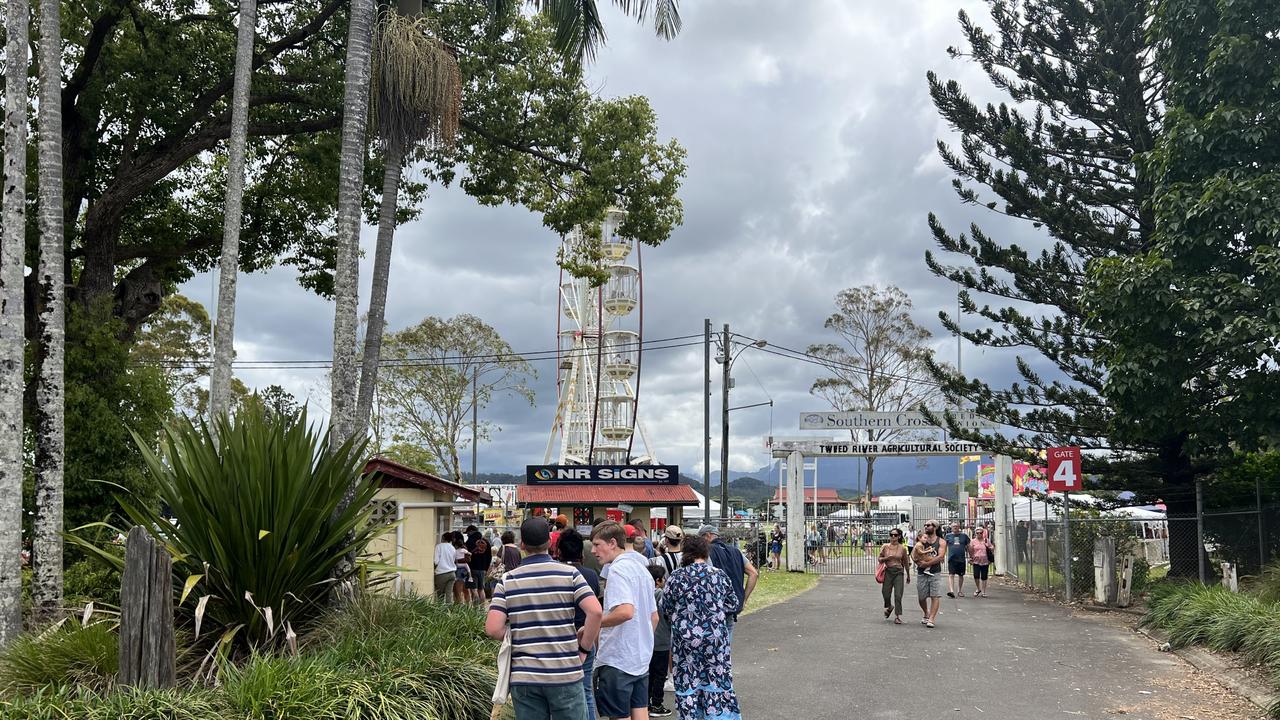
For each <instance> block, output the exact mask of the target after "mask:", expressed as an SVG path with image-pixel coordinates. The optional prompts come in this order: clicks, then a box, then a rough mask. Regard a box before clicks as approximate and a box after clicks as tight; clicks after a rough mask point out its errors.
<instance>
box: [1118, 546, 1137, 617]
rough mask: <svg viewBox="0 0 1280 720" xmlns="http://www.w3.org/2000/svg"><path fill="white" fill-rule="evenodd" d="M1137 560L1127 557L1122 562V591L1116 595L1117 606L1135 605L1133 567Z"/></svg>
mask: <svg viewBox="0 0 1280 720" xmlns="http://www.w3.org/2000/svg"><path fill="white" fill-rule="evenodd" d="M1136 562H1137V558H1135V557H1134V556H1133V555H1126V556H1124V558H1123V559H1122V560H1121V561H1120V590H1119V592H1117V593H1116V605H1117V606H1119V607H1129V606H1130V605H1132V604H1133V566H1134V563H1136Z"/></svg>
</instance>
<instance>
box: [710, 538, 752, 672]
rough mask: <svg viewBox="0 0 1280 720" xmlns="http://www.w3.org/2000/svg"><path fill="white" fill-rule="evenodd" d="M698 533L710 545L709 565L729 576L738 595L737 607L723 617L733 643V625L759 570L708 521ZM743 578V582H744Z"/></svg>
mask: <svg viewBox="0 0 1280 720" xmlns="http://www.w3.org/2000/svg"><path fill="white" fill-rule="evenodd" d="M698 535H699V536H701V537H704V538H706V540H707V542H708V543H710V545H711V566H712V567H715V568H719V569H720V570H722V571H723V572H724V573H725V574H726V575H728V576H729V584H730V585H732V586H733V594H734V595H737V596H738V609H737V610H735V611H734V612H732V613H728V614H727V615H726V617H725V620H726V623H727V624H728V626H729V645H730V646H732V645H733V626H734V625H736V624H737V623H738V613H740V612H742V610H743V608H745V607H746V606H747V600H748V599H749V598H750V597H751V593H752V592H753V591H754V590H755V589H756V582H757V581H758V580H759V579H760V571H759V570H757V569H756V566H755V565H752V564H751V560H749V559H747V556H746V553H744V552H742V550H740V549H738V548H737V547H733V546H730V545H728V544H726V543H725V541H724V540H721V539H720V529H719V528H717V527H716V526H715V525H712V524H710V523H708V524H706V525H703V526H702V527H700V528H698ZM744 579H745V583H744Z"/></svg>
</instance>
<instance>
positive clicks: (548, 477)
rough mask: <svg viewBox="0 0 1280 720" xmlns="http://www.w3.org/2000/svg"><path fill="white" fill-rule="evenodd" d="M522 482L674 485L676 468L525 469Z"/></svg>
mask: <svg viewBox="0 0 1280 720" xmlns="http://www.w3.org/2000/svg"><path fill="white" fill-rule="evenodd" d="M525 482H526V483H528V484H530V485H589V484H594V483H612V484H615V485H618V484H623V485H677V484H679V483H680V467H679V466H678V465H528V466H526V467H525Z"/></svg>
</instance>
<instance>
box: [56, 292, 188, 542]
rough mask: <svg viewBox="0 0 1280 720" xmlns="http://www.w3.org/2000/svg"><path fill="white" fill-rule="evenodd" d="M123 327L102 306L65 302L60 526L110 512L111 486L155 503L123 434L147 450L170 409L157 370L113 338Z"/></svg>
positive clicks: (137, 458)
mask: <svg viewBox="0 0 1280 720" xmlns="http://www.w3.org/2000/svg"><path fill="white" fill-rule="evenodd" d="M123 327H124V326H123V323H121V322H120V321H119V320H116V319H114V318H112V317H111V315H110V313H109V312H108V311H107V310H106V309H105V308H102V307H94V308H88V309H86V308H84V307H82V306H80V305H79V304H77V303H68V305H67V355H66V383H67V385H66V410H65V412H66V433H67V434H66V443H67V467H66V478H65V506H66V527H68V528H75V527H79V526H81V525H84V524H87V523H91V522H99V521H102V520H105V519H107V518H108V517H110V516H111V515H112V514H113V513H114V512H115V510H116V505H115V502H114V501H113V500H112V498H111V494H110V493H111V490H112V488H113V487H117V488H124V489H125V490H126V491H128V492H129V493H130V494H131V495H132V496H133V497H134V498H135V502H137V503H138V504H141V505H153V504H154V503H155V502H156V495H155V484H154V482H153V480H152V479H151V478H150V477H148V476H147V474H146V473H145V472H144V471H143V467H144V464H143V460H142V454H141V452H140V450H139V449H138V445H137V444H135V442H134V441H133V438H132V437H130V430H132V431H133V432H134V433H135V434H136V436H137V437H138V438H140V439H141V441H142V443H143V444H144V445H147V446H154V444H155V442H156V440H157V438H158V437H159V433H160V428H161V426H162V424H163V423H164V422H165V420H166V419H167V418H168V417H169V415H170V413H171V411H172V399H171V397H170V395H169V393H168V387H167V383H166V381H165V379H164V378H163V376H162V374H161V373H160V371H159V370H158V369H157V368H154V367H141V366H137V365H134V364H132V363H131V361H130V352H129V346H128V345H127V344H125V343H124V342H122V341H121V340H120V338H119V335H120V333H121V332H122V331H123Z"/></svg>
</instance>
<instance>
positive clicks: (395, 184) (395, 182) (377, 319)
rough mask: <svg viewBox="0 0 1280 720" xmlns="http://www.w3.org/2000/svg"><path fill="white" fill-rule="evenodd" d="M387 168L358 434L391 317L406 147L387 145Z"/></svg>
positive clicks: (362, 427)
mask: <svg viewBox="0 0 1280 720" xmlns="http://www.w3.org/2000/svg"><path fill="white" fill-rule="evenodd" d="M385 161H386V168H385V169H384V170H383V172H382V203H381V205H380V206H379V207H378V248H377V250H376V251H375V252H374V255H373V287H372V288H371V289H370V292H369V316H368V319H367V321H366V323H365V333H364V360H363V363H362V366H361V369H360V397H359V399H358V400H357V402H356V424H355V432H357V433H362V432H365V431H366V430H367V429H368V427H369V414H370V412H371V411H372V410H373V390H374V388H375V387H377V383H378V363H379V362H381V360H382V329H383V326H384V325H385V324H386V315H387V283H388V281H389V278H390V277H391V246H392V243H393V241H394V240H395V234H396V208H397V207H398V206H399V199H400V166H401V164H402V163H403V162H404V146H403V145H402V144H400V142H399V141H398V140H391V141H390V142H388V143H387V151H386V158H385Z"/></svg>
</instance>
